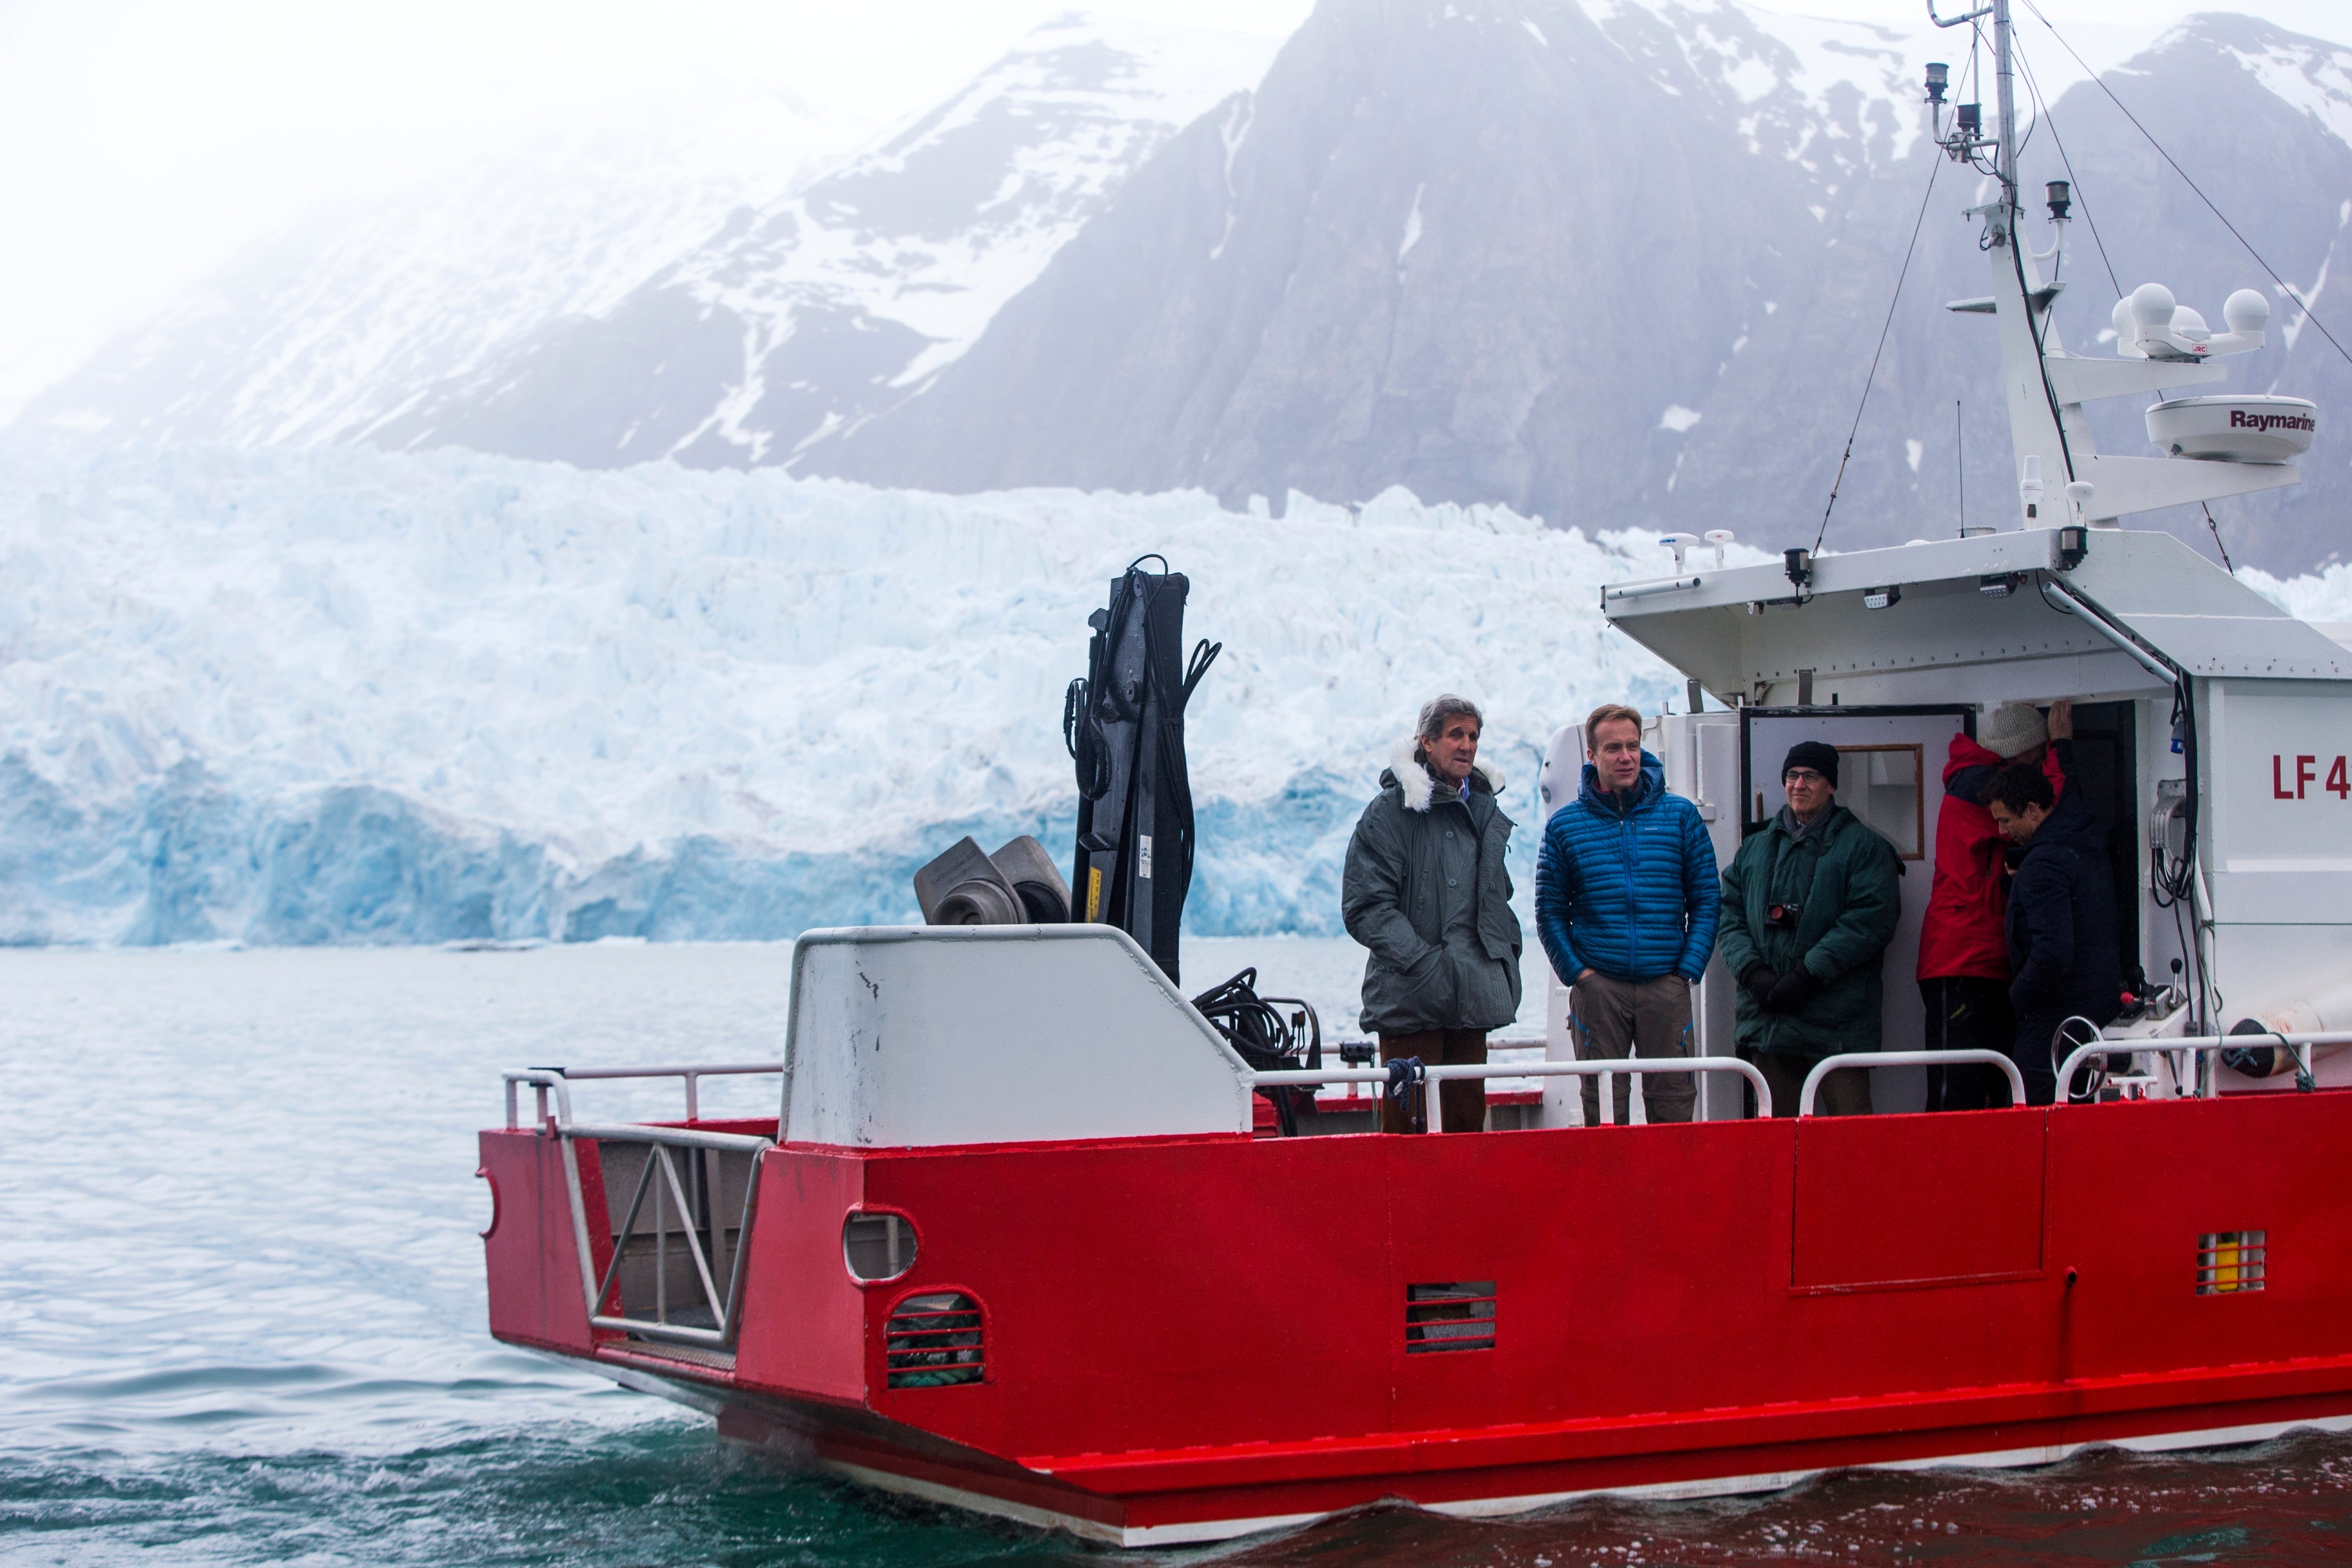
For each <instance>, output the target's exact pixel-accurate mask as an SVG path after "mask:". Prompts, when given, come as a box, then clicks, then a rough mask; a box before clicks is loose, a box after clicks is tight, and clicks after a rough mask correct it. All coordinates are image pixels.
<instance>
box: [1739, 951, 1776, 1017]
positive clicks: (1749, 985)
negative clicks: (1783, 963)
mask: <svg viewBox="0 0 2352 1568" xmlns="http://www.w3.org/2000/svg"><path fill="white" fill-rule="evenodd" d="M1779 979H1780V976H1779V975H1777V974H1775V973H1772V966H1771V965H1770V964H1768V963H1765V962H1764V961H1763V960H1762V959H1760V958H1752V959H1749V960H1748V967H1747V968H1745V969H1743V970H1741V971H1740V972H1739V984H1740V986H1741V988H1742V989H1744V990H1745V991H1746V992H1747V993H1748V994H1749V995H1750V996H1753V997H1755V998H1756V1005H1758V1006H1759V1007H1766V1008H1769V1007H1770V1006H1771V1005H1772V1002H1771V996H1772V984H1773V982H1775V981H1777V980H1779Z"/></svg>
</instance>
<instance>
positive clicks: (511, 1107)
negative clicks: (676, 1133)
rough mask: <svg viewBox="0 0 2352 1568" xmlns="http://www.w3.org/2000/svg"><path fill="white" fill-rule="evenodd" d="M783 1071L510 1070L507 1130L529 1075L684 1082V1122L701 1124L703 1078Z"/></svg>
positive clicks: (760, 1067)
mask: <svg viewBox="0 0 2352 1568" xmlns="http://www.w3.org/2000/svg"><path fill="white" fill-rule="evenodd" d="M783 1070H784V1065H783V1063H782V1062H735V1063H725V1064H718V1065H709V1066H705V1065H702V1064H699V1063H698V1064H696V1065H694V1066H690V1067H659V1068H519V1069H516V1070H514V1071H511V1072H509V1073H508V1074H507V1075H506V1079H507V1125H508V1126H509V1128H511V1127H513V1126H514V1125H515V1085H516V1083H517V1081H518V1080H521V1081H526V1082H530V1081H536V1080H534V1079H531V1076H530V1075H531V1074H533V1073H552V1074H554V1075H555V1076H556V1077H557V1078H560V1079H564V1080H566V1081H567V1082H571V1083H586V1082H588V1081H590V1080H591V1079H628V1078H675V1079H684V1080H685V1083H686V1119H687V1120H688V1121H701V1120H702V1097H701V1095H700V1093H699V1092H698V1090H699V1087H700V1085H701V1082H702V1080H703V1079H706V1078H730V1077H735V1076H740V1075H741V1074H744V1073H762V1072H776V1073H780V1072H782V1071H783ZM568 1098H569V1097H566V1099H567V1100H568ZM539 1118H540V1120H541V1121H545V1120H546V1119H547V1092H546V1089H544V1088H543V1087H542V1088H541V1090H540V1095H539ZM564 1119H565V1120H566V1121H569V1120H571V1117H570V1112H569V1111H568V1110H567V1111H566V1113H565V1118H564Z"/></svg>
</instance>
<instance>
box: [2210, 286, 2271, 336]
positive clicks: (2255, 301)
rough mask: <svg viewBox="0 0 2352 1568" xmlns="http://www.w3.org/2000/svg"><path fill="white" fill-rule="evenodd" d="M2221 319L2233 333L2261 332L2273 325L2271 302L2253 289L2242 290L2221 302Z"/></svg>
mask: <svg viewBox="0 0 2352 1568" xmlns="http://www.w3.org/2000/svg"><path fill="white" fill-rule="evenodd" d="M2221 319H2222V320H2223V321H2227V322H2229V323H2230V330H2231V331H2233V332H2259V331H2262V330H2263V328H2264V327H2267V326H2269V325H2270V324H2271V302H2270V301H2269V300H2265V299H2263V297H2262V295H2261V294H2259V293H2258V292H2256V291H2255V290H2253V289H2239V290H2238V291H2237V292H2236V293H2234V294H2232V295H2231V296H2230V297H2229V298H2228V299H2226V300H2222V301H2221Z"/></svg>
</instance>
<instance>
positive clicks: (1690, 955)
mask: <svg viewBox="0 0 2352 1568" xmlns="http://www.w3.org/2000/svg"><path fill="white" fill-rule="evenodd" d="M1584 750H1585V755H1586V756H1587V757H1588V758H1590V759H1591V760H1590V761H1588V762H1587V763H1585V764H1584V783H1583V787H1582V788H1581V789H1580V790H1579V791H1578V792H1577V796H1576V798H1575V799H1574V800H1572V801H1570V802H1569V803H1568V804H1567V805H1563V806H1561V807H1560V808H1559V810H1558V811H1555V812H1553V813H1552V814H1551V819H1550V820H1549V822H1547V823H1545V824H1544V836H1543V847H1542V848H1541V849H1540V850H1539V851H1538V854H1537V856H1536V933H1537V935H1538V937H1540V938H1541V939H1542V942H1543V946H1544V956H1545V957H1547V958H1549V959H1550V960H1551V967H1552V973H1555V974H1558V975H1559V978H1560V983H1561V984H1564V985H1569V986H1572V987H1574V1003H1573V1005H1574V1008H1575V1014H1574V1025H1575V1039H1576V1054H1577V1057H1578V1058H1579V1059H1580V1060H1587V1061H1589V1060H1592V1059H1594V1058H1604V1057H1605V1058H1615V1059H1618V1060H1622V1059H1623V1058H1625V1057H1626V1056H1627V1055H1628V1054H1630V1053H1633V1052H1638V1053H1639V1054H1640V1055H1642V1056H1643V1057H1646V1058H1658V1057H1686V1056H1689V1055H1690V1054H1691V987H1692V986H1693V985H1696V984H1698V978H1699V976H1700V975H1701V974H1703V973H1706V961H1707V957H1708V955H1709V954H1710V953H1712V952H1714V951H1715V921H1716V902H1717V893H1716V880H1715V872H1716V867H1715V845H1714V843H1713V841H1712V840H1710V839H1709V838H1708V837H1707V836H1706V824H1705V823H1703V822H1701V821H1700V820H1699V815H1698V808H1697V807H1696V806H1694V805H1692V804H1691V803H1690V802H1689V801H1687V800H1685V799H1684V798H1683V797H1682V796H1680V795H1669V794H1668V793H1667V792H1666V771H1665V767H1664V764H1662V763H1660V762H1659V761H1658V759H1657V758H1655V757H1654V756H1652V755H1651V754H1650V753H1649V752H1645V751H1643V749H1642V715H1641V714H1640V713H1639V712H1637V711H1635V710H1633V709H1631V708H1626V707H1622V706H1621V705H1619V704H1616V703H1610V704H1607V705H1604V706H1602V707H1600V708H1596V709H1594V710H1592V712H1591V716H1590V717H1588V718H1587V719H1586V720H1585V721H1584ZM1627 1076H1630V1075H1627ZM1583 1088H1584V1122H1585V1125H1586V1126H1588V1127H1590V1126H1592V1125H1593V1124H1594V1123H1596V1122H1597V1121H1599V1120H1600V1111H1601V1091H1600V1086H1599V1085H1598V1084H1597V1083H1596V1082H1595V1081H1594V1080H1593V1079H1589V1078H1588V1079H1584V1080H1583ZM1612 1098H1613V1099H1614V1100H1615V1101H1616V1104H1615V1107H1614V1110H1613V1111H1612V1116H1613V1119H1614V1120H1615V1121H1617V1122H1618V1123H1619V1124H1620V1125H1622V1124H1623V1123H1624V1121H1625V1120H1626V1116H1627V1107H1628V1104H1629V1101H1630V1100H1631V1093H1630V1086H1629V1085H1628V1083H1627V1082H1626V1079H1625V1078H1623V1077H1621V1078H1620V1079H1618V1080H1617V1088H1616V1093H1615V1094H1614V1096H1613V1097H1612ZM1696 1099H1697V1090H1696V1086H1695V1085H1694V1084H1693V1083H1692V1081H1691V1077H1690V1075H1689V1074H1688V1073H1658V1074H1653V1075H1652V1076H1651V1077H1650V1078H1649V1079H1647V1080H1646V1081H1645V1082H1644V1083H1643V1088H1642V1103H1643V1109H1644V1110H1645V1112H1646V1113H1647V1115H1648V1117H1649V1120H1651V1121H1689V1120H1690V1119H1691V1108H1692V1106H1693V1104H1694V1102H1695V1101H1696Z"/></svg>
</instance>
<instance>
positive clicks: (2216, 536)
mask: <svg viewBox="0 0 2352 1568" xmlns="http://www.w3.org/2000/svg"><path fill="white" fill-rule="evenodd" d="M2197 504H2198V505H2199V506H2200V507H2204V509H2205V526H2206V527H2207V528H2209V529H2210V530H2212V531H2213V548H2214V549H2216V550H2218V551H2220V552H2221V568H2222V570H2223V571H2225V572H2227V573H2229V574H2230V575H2231V576H2232V577H2234V576H2236V575H2237V574H2238V569H2237V568H2236V567H2235V566H2232V565H2231V564H2230V547H2229V546H2228V545H2226V544H2224V543H2222V542H2221V524H2220V523H2218V522H2215V521H2213V509H2212V508H2211V507H2210V506H2206V504H2205V503H2204V502H2203V501H2199V502H2198V503H2197Z"/></svg>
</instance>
